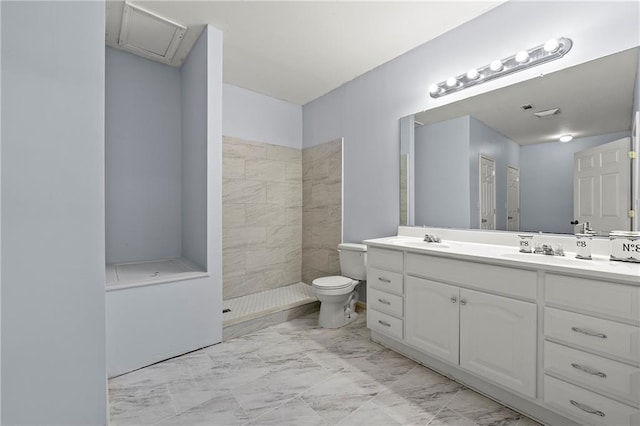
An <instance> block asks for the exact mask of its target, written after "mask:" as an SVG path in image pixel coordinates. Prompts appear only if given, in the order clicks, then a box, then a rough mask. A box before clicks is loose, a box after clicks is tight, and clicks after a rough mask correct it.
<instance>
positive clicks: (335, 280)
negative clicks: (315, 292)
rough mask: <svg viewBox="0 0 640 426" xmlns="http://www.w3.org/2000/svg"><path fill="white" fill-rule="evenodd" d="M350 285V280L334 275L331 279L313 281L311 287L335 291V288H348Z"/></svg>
mask: <svg viewBox="0 0 640 426" xmlns="http://www.w3.org/2000/svg"><path fill="white" fill-rule="evenodd" d="M352 283H353V280H352V279H351V278H347V277H342V276H338V275H336V276H332V277H322V278H316V279H315V280H313V282H312V283H311V285H312V286H313V287H318V288H327V289H328V288H334V289H337V288H344V287H349V286H350V285H351V284H352Z"/></svg>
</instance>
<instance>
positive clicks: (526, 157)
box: [520, 132, 630, 234]
mask: <svg viewBox="0 0 640 426" xmlns="http://www.w3.org/2000/svg"><path fill="white" fill-rule="evenodd" d="M629 135H630V132H620V133H609V134H606V135H600V136H593V137H588V138H576V139H574V140H572V141H571V142H569V143H558V142H552V143H544V144H536V145H527V146H523V147H522V148H520V210H521V214H520V229H521V230H522V231H529V232H537V231H540V230H544V231H545V232H556V233H568V234H573V233H574V229H573V225H571V224H570V223H569V222H571V221H572V220H574V219H575V218H574V217H573V154H574V153H576V152H578V151H582V150H584V149H588V148H593V147H594V146H598V145H602V144H603V143H607V142H611V141H615V140H618V139H621V138H624V137H628V136H629Z"/></svg>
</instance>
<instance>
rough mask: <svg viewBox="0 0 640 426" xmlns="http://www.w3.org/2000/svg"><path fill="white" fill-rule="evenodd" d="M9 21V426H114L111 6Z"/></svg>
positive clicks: (5, 207)
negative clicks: (108, 178)
mask: <svg viewBox="0 0 640 426" xmlns="http://www.w3.org/2000/svg"><path fill="white" fill-rule="evenodd" d="M1 19H2V21H1V25H0V28H1V32H2V52H1V55H2V76H1V77H2V83H1V84H2V117H1V119H2V164H1V171H2V175H1V194H2V201H1V205H2V212H1V217H2V223H1V227H2V276H1V281H2V307H1V310H2V333H1V335H2V344H1V347H2V423H3V424H11V425H21V424H47V425H74V424H77V425H97V424H105V423H106V422H107V395H106V389H107V384H106V371H105V318H104V316H105V306H104V256H105V249H104V247H105V237H104V82H105V75H104V66H105V63H104V30H105V28H104V23H105V5H104V2H99V1H95V2H2V17H1Z"/></svg>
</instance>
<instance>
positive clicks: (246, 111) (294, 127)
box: [222, 84, 326, 149]
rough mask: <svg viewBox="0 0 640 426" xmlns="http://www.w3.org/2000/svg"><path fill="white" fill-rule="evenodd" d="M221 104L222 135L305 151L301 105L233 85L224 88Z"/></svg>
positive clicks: (225, 85)
mask: <svg viewBox="0 0 640 426" xmlns="http://www.w3.org/2000/svg"><path fill="white" fill-rule="evenodd" d="M222 101H223V111H224V113H223V114H222V119H223V121H222V134H223V135H225V136H235V137H237V138H241V139H246V140H250V141H257V142H265V143H270V144H273V145H281V146H286V147H289V148H298V149H302V107H301V106H300V105H296V104H292V103H290V102H286V101H282V100H280V99H276V98H272V97H270V96H266V95H262V94H260V93H256V92H253V91H251V90H247V89H242V88H240V87H238V86H233V85H231V84H224V85H223V97H222ZM325 142H326V141H325Z"/></svg>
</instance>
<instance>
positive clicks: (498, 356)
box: [405, 253, 537, 398]
mask: <svg viewBox="0 0 640 426" xmlns="http://www.w3.org/2000/svg"><path fill="white" fill-rule="evenodd" d="M449 262H453V263H454V264H449ZM442 263H444V264H446V265H447V267H449V268H450V269H449V270H450V271H458V272H457V273H453V275H458V279H459V280H460V281H459V282H455V283H449V284H445V283H443V282H439V281H436V280H431V279H425V278H420V277H417V276H415V275H423V276H425V275H426V276H430V275H435V276H437V277H438V278H442V277H440V275H443V274H442V272H444V270H441V269H439V268H438V267H435V268H433V269H430V268H425V267H424V266H425V265H429V264H431V265H432V266H433V264H442ZM486 266H487V265H476V264H474V263H470V262H464V261H455V260H450V259H441V258H432V257H428V256H423V255H418V254H414V253H407V269H406V273H407V276H406V288H405V301H406V302H405V307H406V315H405V343H406V344H408V345H411V346H414V347H416V348H418V349H420V350H422V351H424V352H425V353H427V354H429V355H432V356H435V357H438V358H441V359H443V360H445V361H448V362H451V363H454V364H459V365H460V366H461V367H462V368H464V369H466V370H469V371H470V372H472V373H474V374H476V375H478V376H481V377H483V378H485V379H487V380H490V381H492V382H495V383H498V384H499V385H501V386H504V387H507V388H509V389H511V390H513V391H516V392H519V393H521V394H523V395H526V396H529V397H532V398H535V396H536V339H537V333H536V330H537V327H536V325H537V324H536V318H537V309H536V304H535V303H531V302H527V301H522V300H517V299H514V298H510V297H504V296H498V295H495V294H490V293H487V292H484V291H476V290H472V289H469V288H465V287H462V286H467V284H468V283H471V284H470V285H471V286H473V287H474V288H483V289H485V290H487V291H492V290H494V291H495V290H498V291H500V290H503V289H504V286H503V281H504V280H509V279H512V278H513V277H512V274H516V273H518V271H516V270H511V269H510V268H502V267H498V266H496V267H488V268H486ZM478 268H479V269H481V270H482V272H478V270H477V269H478ZM474 269H476V271H475V273H474V275H473V276H471V275H469V276H466V277H463V276H462V275H466V274H467V272H465V271H469V270H472V271H473V270H474ZM522 272H523V273H524V274H525V275H526V273H527V272H529V271H522ZM533 279H534V281H533V285H534V286H535V274H534V275H533ZM534 290H535V287H534ZM516 293H518V291H517V290H516ZM527 293H528V292H527Z"/></svg>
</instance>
